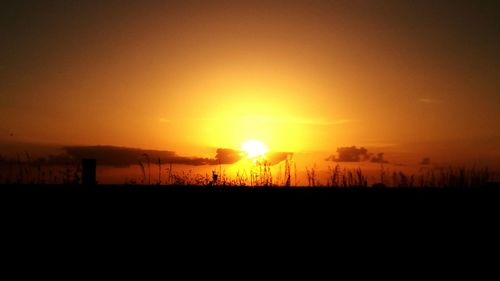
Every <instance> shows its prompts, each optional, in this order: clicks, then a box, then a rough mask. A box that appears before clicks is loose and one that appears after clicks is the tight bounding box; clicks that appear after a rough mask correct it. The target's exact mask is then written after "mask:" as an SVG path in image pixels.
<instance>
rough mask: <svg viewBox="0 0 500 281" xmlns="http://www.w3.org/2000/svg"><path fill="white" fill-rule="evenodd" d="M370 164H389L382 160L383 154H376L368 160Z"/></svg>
mask: <svg viewBox="0 0 500 281" xmlns="http://www.w3.org/2000/svg"><path fill="white" fill-rule="evenodd" d="M370 162H372V163H380V164H385V163H389V161H386V160H384V153H378V154H377V155H375V156H373V157H372V158H371V159H370Z"/></svg>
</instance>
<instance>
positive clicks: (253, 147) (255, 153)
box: [241, 140, 269, 158]
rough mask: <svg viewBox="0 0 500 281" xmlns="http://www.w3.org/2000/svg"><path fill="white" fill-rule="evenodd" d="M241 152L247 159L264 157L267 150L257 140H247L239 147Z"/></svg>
mask: <svg viewBox="0 0 500 281" xmlns="http://www.w3.org/2000/svg"><path fill="white" fill-rule="evenodd" d="M241 150H243V151H244V152H245V153H246V157H247V158H255V157H264V156H265V154H266V153H267V152H269V149H268V148H267V146H266V145H265V144H264V143H263V142H261V141H258V140H249V141H247V142H245V143H244V144H243V145H242V146H241Z"/></svg>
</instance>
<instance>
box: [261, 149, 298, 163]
mask: <svg viewBox="0 0 500 281" xmlns="http://www.w3.org/2000/svg"><path fill="white" fill-rule="evenodd" d="M292 156H293V153H291V152H274V153H269V154H267V160H268V163H269V164H270V165H276V164H278V163H280V162H281V161H285V160H286V159H287V158H288V159H289V160H290V159H291V157H292Z"/></svg>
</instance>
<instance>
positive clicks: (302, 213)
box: [0, 183, 500, 247]
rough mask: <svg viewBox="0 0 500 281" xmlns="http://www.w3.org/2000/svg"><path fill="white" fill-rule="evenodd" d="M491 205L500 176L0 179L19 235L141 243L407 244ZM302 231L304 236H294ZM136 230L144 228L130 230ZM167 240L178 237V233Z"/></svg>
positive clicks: (494, 214)
mask: <svg viewBox="0 0 500 281" xmlns="http://www.w3.org/2000/svg"><path fill="white" fill-rule="evenodd" d="M498 214H500V185H499V184H498V183H491V184H488V185H486V186H483V187H476V188H347V189H338V188H310V187H293V188H238V187H227V188H221V187H200V186H131V185H97V186H77V185H33V186H30V185H17V186H16V185H0V226H3V229H4V230H5V231H13V230H18V229H23V230H22V231H17V232H16V234H15V236H16V237H17V236H18V235H19V233H21V235H22V237H26V239H27V240H26V241H29V239H32V238H33V237H37V235H40V234H43V233H45V232H48V233H51V234H50V235H53V233H54V232H55V233H56V234H57V237H66V238H67V239H70V240H71V239H74V238H72V237H76V236H75V235H76V234H78V235H80V236H81V235H83V236H84V237H102V236H103V235H104V237H108V238H109V239H110V240H111V241H115V240H117V239H119V238H120V237H125V236H126V237H128V238H127V239H132V240H134V239H135V240H138V241H139V242H140V243H147V242H148V241H149V238H147V237H149V236H151V235H159V236H160V237H162V238H161V239H163V235H166V234H168V235H172V234H173V235H177V236H180V237H188V238H189V239H192V241H202V243H203V244H207V245H211V243H213V241H216V240H217V239H216V238H217V237H218V238H221V237H222V238H224V239H226V238H233V239H236V240H238V239H239V237H245V236H246V237H247V238H248V237H252V238H251V239H250V240H248V239H247V240H244V241H246V242H248V241H253V239H255V238H259V239H263V240H266V241H267V240H269V241H271V242H273V241H274V242H276V241H281V240H283V239H284V238H287V237H288V238H290V237H292V240H293V239H299V240H300V239H302V240H303V241H306V242H307V243H314V241H316V238H315V237H316V236H318V235H320V236H322V237H323V240H320V241H325V239H326V241H330V240H331V241H335V240H334V238H332V237H334V236H332V235H338V234H342V233H349V236H352V235H355V236H353V237H359V239H360V241H370V243H374V244H377V243H379V240H377V239H375V238H374V237H377V236H379V237H380V236H384V237H391V239H392V238H402V239H407V237H410V236H409V235H412V236H417V238H413V240H411V241H412V242H411V243H414V242H415V241H419V239H422V238H425V237H427V238H429V237H431V238H432V239H445V240H449V239H451V238H454V237H455V238H456V237H461V236H464V237H468V236H467V235H468V234H467V235H466V233H469V232H473V233H476V234H477V235H479V234H480V235H479V236H481V237H483V236H484V235H486V234H490V235H491V234H493V233H495V232H493V231H494V230H495V229H497V226H498V221H500V216H499V215H498ZM6 222H7V223H6ZM450 227H451V229H452V230H451V231H448V232H446V233H447V234H446V235H444V234H442V233H443V232H442V231H443V229H446V228H450ZM26 228H28V230H24V229H26ZM115 228H118V229H119V230H118V231H113V230H112V229H115ZM56 230H57V231H56ZM109 233H112V234H109ZM160 233H161V235H160ZM277 233H279V234H277ZM303 233H305V234H306V235H307V236H306V237H307V239H306V238H300V237H302V235H303ZM136 234H142V235H145V236H146V237H141V238H140V239H138V238H134V237H136V236H135V235H136ZM130 236H132V238H130ZM207 237H211V238H207ZM79 239H80V240H78V241H80V242H81V241H85V239H86V238H83V240H82V239H81V238H79ZM99 239H101V238H99ZM120 239H121V238H120ZM214 239H215V240H214ZM356 239H358V238H356ZM467 239H469V238H467ZM481 239H482V238H481ZM481 239H479V240H478V239H476V238H475V239H469V240H471V241H473V242H474V243H476V242H479V241H481ZM132 240H130V241H132ZM302 240H301V241H302ZM130 241H129V240H127V241H125V242H123V243H124V244H123V245H128V243H129V242H130ZM168 241H169V243H170V244H172V245H175V244H176V242H175V241H177V240H172V239H170V240H168ZM238 241H239V240H238ZM242 241H243V240H242ZM240 242H241V241H240ZM295 242H296V241H295ZM295 242H293V243H291V244H287V245H295V244H294V243H295ZM322 243H323V242H322ZM335 243H341V241H336V242H335ZM287 247H289V246H287Z"/></svg>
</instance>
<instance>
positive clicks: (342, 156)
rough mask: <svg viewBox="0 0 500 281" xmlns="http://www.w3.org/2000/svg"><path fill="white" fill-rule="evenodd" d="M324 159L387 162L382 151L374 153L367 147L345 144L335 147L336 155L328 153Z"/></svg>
mask: <svg viewBox="0 0 500 281" xmlns="http://www.w3.org/2000/svg"><path fill="white" fill-rule="evenodd" d="M325 160H326V161H333V162H362V161H370V162H373V163H389V162H388V161H386V160H385V159H384V153H378V154H377V155H374V154H373V153H369V152H368V149H366V148H364V147H359V148H358V147H356V146H351V147H349V146H346V147H339V148H337V156H335V155H330V156H329V157H327V158H326V159H325Z"/></svg>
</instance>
